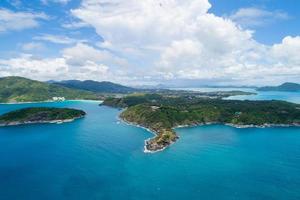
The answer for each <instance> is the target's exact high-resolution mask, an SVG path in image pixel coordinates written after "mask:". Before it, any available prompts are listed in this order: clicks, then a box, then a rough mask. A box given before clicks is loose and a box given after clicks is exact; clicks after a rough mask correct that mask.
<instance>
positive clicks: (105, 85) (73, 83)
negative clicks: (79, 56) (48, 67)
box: [55, 80, 139, 93]
mask: <svg viewBox="0 0 300 200" xmlns="http://www.w3.org/2000/svg"><path fill="white" fill-rule="evenodd" d="M55 84H56V85H61V86H64V87H67V88H73V89H81V90H87V91H91V92H97V93H130V92H136V91H139V89H136V88H132V87H127V86H123V85H120V84H116V83H112V82H107V81H102V82H98V81H92V80H86V81H79V80H68V81H61V82H55Z"/></svg>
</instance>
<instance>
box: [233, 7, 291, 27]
mask: <svg viewBox="0 0 300 200" xmlns="http://www.w3.org/2000/svg"><path fill="white" fill-rule="evenodd" d="M229 18H230V19H231V20H233V21H235V22H236V23H238V24H240V25H242V26H245V27H255V26H263V25H266V24H269V23H273V22H275V21H278V20H287V19H289V18H290V17H289V15H288V14H287V13H285V12H283V11H278V10H277V11H268V10H265V9H260V8H254V7H250V8H241V9H239V10H238V11H237V12H236V13H234V14H232V15H231V16H229Z"/></svg>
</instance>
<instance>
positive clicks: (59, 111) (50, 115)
mask: <svg viewBox="0 0 300 200" xmlns="http://www.w3.org/2000/svg"><path fill="white" fill-rule="evenodd" d="M84 115H85V112H84V111H81V110H76V109H70V108H44V107H43V108H38V107H37V108H24V109H20V110H16V111H12V112H9V113H6V114H3V115H1V116H0V125H17V124H25V123H29V122H30V123H35V122H36V123H41V122H51V121H57V120H70V119H76V118H81V117H83V116H84Z"/></svg>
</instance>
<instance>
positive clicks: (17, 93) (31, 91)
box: [0, 77, 97, 102]
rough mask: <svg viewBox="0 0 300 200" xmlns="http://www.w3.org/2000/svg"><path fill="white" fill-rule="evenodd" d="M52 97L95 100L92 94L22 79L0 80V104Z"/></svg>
mask: <svg viewBox="0 0 300 200" xmlns="http://www.w3.org/2000/svg"><path fill="white" fill-rule="evenodd" d="M54 96H60V97H65V98H66V99H96V98H97V96H96V95H95V94H94V93H92V92H87V91H82V90H74V89H69V88H65V87H62V86H57V85H53V84H48V83H44V82H39V81H33V80H30V79H26V78H22V77H5V78H1V79H0V102H29V101H46V100H51V99H52V97H54Z"/></svg>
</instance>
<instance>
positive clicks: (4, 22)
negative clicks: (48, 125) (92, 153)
mask: <svg viewBox="0 0 300 200" xmlns="http://www.w3.org/2000/svg"><path fill="white" fill-rule="evenodd" d="M299 8H300V2H298V1H293V0H286V1H278V0H257V1H250V0H226V1H224V0H210V1H208V0H187V1H180V0H173V1H171V0H145V1H142V2H141V1H138V0H127V1H124V0H111V1H108V0H32V1H21V0H2V1H0V42H1V45H0V53H1V55H0V76H9V75H18V76H25V77H28V78H33V79H38V80H49V79H56V80H63V79H95V80H111V81H115V82H120V83H125V84H159V83H170V82H172V83H178V84H182V83H187V84H188V83H193V85H194V83H199V85H201V84H206V83H208V84H212V85H222V84H239V85H253V84H256V85H265V84H279V83H281V82H285V81H295V82H297V80H299V78H300V59H299V56H298V55H297V52H299V51H300V12H299V11H298V10H299Z"/></svg>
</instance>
